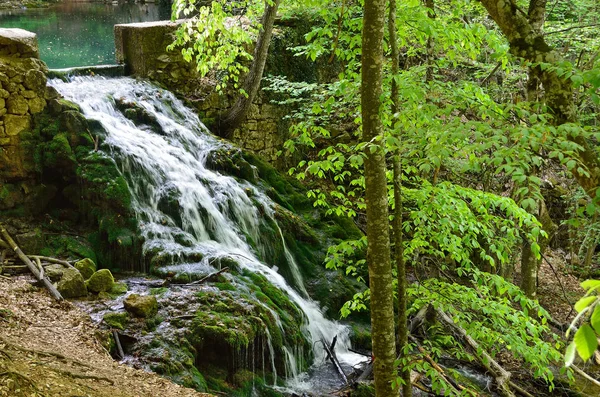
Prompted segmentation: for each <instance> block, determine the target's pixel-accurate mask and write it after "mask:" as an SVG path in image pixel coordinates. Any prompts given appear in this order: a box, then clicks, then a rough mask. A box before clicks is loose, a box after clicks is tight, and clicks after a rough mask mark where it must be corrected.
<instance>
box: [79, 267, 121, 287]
mask: <svg viewBox="0 0 600 397" xmlns="http://www.w3.org/2000/svg"><path fill="white" fill-rule="evenodd" d="M86 284H87V287H88V289H89V290H90V291H92V292H108V291H110V290H111V289H112V287H113V285H114V284H115V279H114V277H113V275H112V273H111V272H110V270H108V269H101V270H98V271H97V272H96V273H94V274H92V276H91V277H90V278H89V280H88V281H87V282H86Z"/></svg>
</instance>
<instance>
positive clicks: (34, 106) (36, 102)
mask: <svg viewBox="0 0 600 397" xmlns="http://www.w3.org/2000/svg"><path fill="white" fill-rule="evenodd" d="M27 103H28V104H29V111H30V112H31V113H32V114H35V113H39V112H41V111H42V110H44V108H45V107H46V100H45V99H44V98H39V97H36V98H33V99H30V100H29V101H27Z"/></svg>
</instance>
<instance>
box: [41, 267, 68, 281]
mask: <svg viewBox="0 0 600 397" xmlns="http://www.w3.org/2000/svg"><path fill="white" fill-rule="evenodd" d="M65 269H66V268H65V267H64V266H63V265H57V264H53V265H49V266H46V267H44V274H45V275H46V277H48V278H49V279H50V281H52V282H53V283H55V282H57V281H59V280H60V279H61V277H62V276H63V274H64V273H65Z"/></svg>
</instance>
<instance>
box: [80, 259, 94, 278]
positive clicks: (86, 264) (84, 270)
mask: <svg viewBox="0 0 600 397" xmlns="http://www.w3.org/2000/svg"><path fill="white" fill-rule="evenodd" d="M75 269H77V270H79V273H81V275H82V276H83V278H84V280H87V279H88V278H90V277H92V274H94V272H95V271H96V264H95V263H94V261H93V260H91V259H90V258H84V259H82V260H80V261H78V262H77V263H75Z"/></svg>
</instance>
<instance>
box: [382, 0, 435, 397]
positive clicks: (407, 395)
mask: <svg viewBox="0 0 600 397" xmlns="http://www.w3.org/2000/svg"><path fill="white" fill-rule="evenodd" d="M429 1H433V0H429ZM389 8H390V11H389V18H388V34H389V39H390V52H391V54H390V55H391V58H392V77H395V76H397V75H398V73H399V72H400V59H399V51H398V37H397V34H396V8H397V7H396V0H390V7H389ZM391 95H392V98H391V99H392V115H393V116H392V123H393V124H394V125H395V123H396V121H397V120H396V119H397V117H396V114H397V113H398V112H399V111H400V95H399V90H398V83H397V82H396V79H395V78H392V93H391ZM398 141H399V142H400V143H399V144H401V142H402V133H401V132H400V133H398ZM400 149H401V148H400V147H398V148H397V149H396V153H395V155H394V165H393V167H394V207H395V211H394V224H393V227H394V246H395V248H396V249H395V255H394V256H395V258H396V279H397V283H398V286H397V294H398V295H397V296H398V324H397V332H398V335H397V342H398V346H397V348H398V350H399V351H400V358H401V359H402V358H404V348H405V346H406V345H407V343H408V323H407V322H408V316H407V314H406V288H407V285H408V282H407V280H406V265H405V263H404V239H403V235H402V211H403V204H402V156H401V152H400ZM400 374H401V376H402V380H403V381H404V383H403V384H402V396H403V397H412V383H411V380H410V370H408V369H406V368H404V367H401V368H400Z"/></svg>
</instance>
